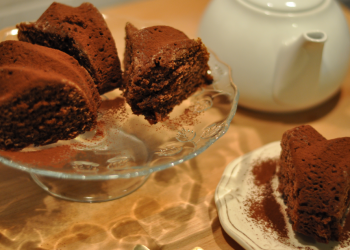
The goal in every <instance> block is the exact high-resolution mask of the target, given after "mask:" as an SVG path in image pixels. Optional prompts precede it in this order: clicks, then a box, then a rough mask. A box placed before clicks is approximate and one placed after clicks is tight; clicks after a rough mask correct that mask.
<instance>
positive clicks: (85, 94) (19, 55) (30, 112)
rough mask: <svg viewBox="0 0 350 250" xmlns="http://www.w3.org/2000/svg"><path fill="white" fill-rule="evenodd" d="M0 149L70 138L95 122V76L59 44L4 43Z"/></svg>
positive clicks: (0, 52)
mask: <svg viewBox="0 0 350 250" xmlns="http://www.w3.org/2000/svg"><path fill="white" fill-rule="evenodd" d="M0 89H1V92H0V114H1V115H0V149H1V150H20V149H22V148H24V147H26V146H29V145H31V144H34V145H36V146H38V145H46V144H49V143H54V142H57V141H58V140H66V139H72V138H74V137H76V136H77V135H79V134H81V133H84V132H85V131H89V130H92V129H93V128H94V127H95V126H96V119H97V109H98V107H99V105H100V96H99V93H98V91H97V90H96V88H95V85H94V83H93V80H92V78H91V76H90V75H89V74H88V73H87V71H86V70H85V69H84V68H83V67H81V66H80V65H79V63H78V62H77V61H76V60H75V59H74V58H73V57H71V56H69V55H67V54H66V53H63V52H61V51H59V50H55V49H51V48H47V47H43V46H39V45H34V44H30V43H26V42H20V41H4V42H2V43H0Z"/></svg>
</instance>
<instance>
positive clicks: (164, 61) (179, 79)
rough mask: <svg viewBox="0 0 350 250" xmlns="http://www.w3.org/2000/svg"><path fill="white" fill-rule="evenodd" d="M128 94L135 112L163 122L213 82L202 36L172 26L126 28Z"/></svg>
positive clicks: (125, 94)
mask: <svg viewBox="0 0 350 250" xmlns="http://www.w3.org/2000/svg"><path fill="white" fill-rule="evenodd" d="M125 31H126V37H125V53H124V62H123V63H124V85H123V88H124V96H125V98H126V101H127V103H128V104H129V105H130V106H131V109H132V111H133V113H134V114H137V115H144V116H145V118H146V119H147V120H148V121H149V122H150V123H151V124H155V123H157V122H159V121H163V120H165V119H166V118H167V117H168V114H169V113H170V112H171V111H172V110H173V108H174V107H175V106H176V105H179V104H180V103H181V102H182V101H183V100H185V99H186V98H188V97H189V96H190V95H191V94H192V93H194V92H195V91H196V90H197V89H198V88H199V87H200V86H203V85H206V84H210V83H212V77H211V76H210V75H209V74H208V70H209V66H208V60H209V53H208V51H207V48H206V47H205V45H204V44H203V43H202V41H201V39H200V38H198V39H189V38H188V37H187V36H186V35H185V34H184V33H183V32H181V31H179V30H177V29H174V28H172V27H169V26H152V27H147V28H144V29H137V28H136V27H135V26H133V25H132V24H131V23H127V24H126V27H125Z"/></svg>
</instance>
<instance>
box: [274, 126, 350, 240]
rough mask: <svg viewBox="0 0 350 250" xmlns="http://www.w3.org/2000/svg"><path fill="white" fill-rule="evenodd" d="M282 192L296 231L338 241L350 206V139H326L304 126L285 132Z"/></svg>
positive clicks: (280, 188)
mask: <svg viewBox="0 0 350 250" xmlns="http://www.w3.org/2000/svg"><path fill="white" fill-rule="evenodd" d="M281 146H282V152H281V158H280V171H279V183H280V184H279V191H280V192H281V193H282V196H283V198H284V201H285V203H286V205H287V209H286V212H287V214H288V216H289V218H290V220H291V221H292V223H293V230H295V231H297V232H299V233H302V234H304V235H307V236H311V237H313V238H314V239H316V240H317V241H319V242H323V243H328V242H329V241H330V240H338V239H339V237H340V235H341V233H342V229H343V222H344V218H345V216H346V212H347V208H348V206H349V201H350V199H349V189H350V178H349V174H350V138H349V137H343V138H337V139H332V140H326V139H325V138H324V137H323V136H322V135H321V134H319V133H318V132H317V131H316V130H315V129H314V128H312V127H311V126H309V125H303V126H300V127H296V128H293V129H291V130H288V131H286V132H285V133H284V134H283V137H282V141H281Z"/></svg>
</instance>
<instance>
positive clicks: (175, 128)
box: [0, 18, 239, 202]
mask: <svg viewBox="0 0 350 250" xmlns="http://www.w3.org/2000/svg"><path fill="white" fill-rule="evenodd" d="M114 19H115V18H114ZM114 19H112V18H106V21H107V23H108V22H114V23H115V22H116V21H118V20H114ZM119 21H120V20H119ZM120 22H122V21H120ZM134 23H135V22H134ZM139 23H140V22H139ZM139 23H138V24H139ZM124 25H125V22H123V23H122V25H121V27H120V30H115V29H114V30H111V31H112V34H113V36H114V38H115V40H116V41H117V39H119V40H118V41H120V43H122V42H121V41H122V40H124ZM114 27H116V26H114ZM139 27H140V26H139ZM16 34H17V30H16V29H14V28H8V29H4V30H2V31H0V39H2V41H3V40H16ZM118 36H119V37H118ZM121 38H122V40H121ZM116 44H117V48H118V54H119V55H122V54H123V52H122V50H121V49H119V47H118V46H123V44H122V45H121V44H119V45H118V42H116ZM121 48H124V47H121ZM209 66H210V69H211V72H210V73H211V74H212V76H213V78H214V82H213V84H212V85H209V86H207V87H205V88H202V89H200V90H199V91H197V92H196V93H195V94H193V95H192V96H191V97H190V98H188V99H187V100H185V101H184V102H183V103H182V104H181V105H179V106H176V107H175V108H174V110H173V111H172V112H171V113H170V116H169V119H168V120H167V121H164V122H161V123H158V124H155V125H150V124H149V123H148V122H147V121H146V120H145V119H144V117H143V116H136V115H134V114H132V112H131V109H130V107H129V105H128V104H126V103H125V100H124V98H123V97H122V95H121V92H119V90H115V91H112V92H110V93H107V94H105V95H103V96H102V99H103V102H102V106H101V108H100V111H99V118H98V125H97V128H96V129H95V130H94V131H91V132H87V133H85V134H83V135H80V136H78V137H77V138H75V139H73V140H68V141H59V142H57V143H54V144H51V145H47V146H41V147H33V146H30V147H27V148H25V149H23V150H21V151H19V152H9V151H0V162H1V163H3V164H5V165H7V166H10V167H13V168H16V169H19V170H22V171H26V172H28V173H29V174H30V175H31V177H32V179H33V180H34V181H35V182H36V183H37V184H38V185H39V186H40V187H41V188H43V189H44V190H46V191H47V192H49V193H50V194H51V195H53V196H56V197H59V198H63V199H66V200H71V201H79V202H102V201H108V200H112V199H116V198H120V197H123V196H125V195H127V194H130V193H131V192H133V191H135V190H136V189H137V188H139V187H140V186H141V185H142V184H143V183H144V182H145V181H146V180H147V178H148V177H149V175H150V174H151V173H153V172H155V171H159V170H163V169H166V168H169V167H172V166H175V165H176V164H179V163H182V162H184V161H186V160H189V159H191V158H193V157H195V156H197V155H199V154H200V153H202V152H203V151H205V150H206V149H207V148H208V147H209V146H210V145H212V144H213V143H214V142H215V141H217V140H218V139H219V138H220V137H221V136H223V135H224V134H225V132H226V131H227V130H228V128H229V125H230V122H231V120H232V118H233V117H234V115H235V113H236V109H237V102H238V96H239V92H238V90H237V87H236V86H235V84H234V83H233V81H232V78H231V71H230V68H229V67H228V66H227V65H226V64H225V63H223V62H221V61H220V60H219V59H218V58H217V57H216V56H215V55H214V53H213V52H211V55H210V60H209Z"/></svg>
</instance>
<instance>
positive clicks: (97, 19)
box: [17, 2, 122, 94]
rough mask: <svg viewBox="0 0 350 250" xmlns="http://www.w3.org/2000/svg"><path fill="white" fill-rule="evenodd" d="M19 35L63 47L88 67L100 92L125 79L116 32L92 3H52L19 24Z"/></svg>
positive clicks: (59, 48)
mask: <svg viewBox="0 0 350 250" xmlns="http://www.w3.org/2000/svg"><path fill="white" fill-rule="evenodd" d="M17 28H18V39H19V40H20V41H26V42H30V43H34V44H39V45H43V46H47V47H50V48H54V49H58V50H61V51H63V52H65V53H67V54H69V55H71V56H73V57H74V58H75V59H76V60H78V62H79V63H80V64H81V65H82V66H83V67H85V69H86V70H87V71H88V72H89V73H90V75H91V77H92V78H93V79H94V82H95V84H96V86H97V89H98V91H99V93H100V94H103V93H105V92H108V91H111V90H113V89H115V88H118V87H119V85H120V84H121V82H122V73H121V68H120V60H119V57H118V54H117V49H116V46H115V42H114V39H113V37H112V34H111V32H110V30H109V28H108V27H107V24H106V22H105V20H104V18H103V16H102V15H101V13H100V12H99V11H98V10H97V9H96V8H95V7H94V6H93V5H92V4H90V3H83V4H81V5H80V6H79V7H76V8H74V7H70V6H67V5H64V4H60V3H56V2H54V3H52V4H51V5H50V7H49V8H48V9H47V10H46V11H45V12H44V13H43V14H42V15H41V17H40V18H39V19H38V20H37V21H36V22H32V23H28V22H23V23H20V24H18V25H17Z"/></svg>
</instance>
